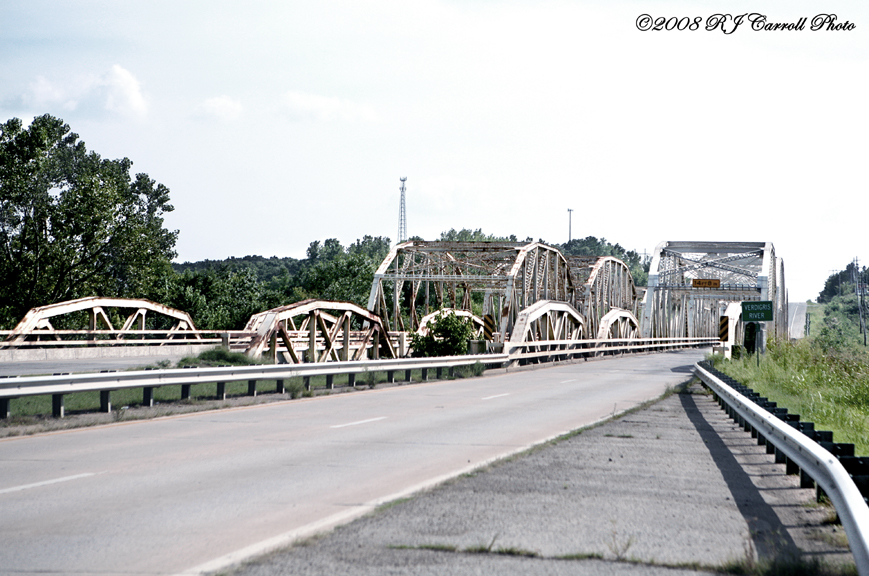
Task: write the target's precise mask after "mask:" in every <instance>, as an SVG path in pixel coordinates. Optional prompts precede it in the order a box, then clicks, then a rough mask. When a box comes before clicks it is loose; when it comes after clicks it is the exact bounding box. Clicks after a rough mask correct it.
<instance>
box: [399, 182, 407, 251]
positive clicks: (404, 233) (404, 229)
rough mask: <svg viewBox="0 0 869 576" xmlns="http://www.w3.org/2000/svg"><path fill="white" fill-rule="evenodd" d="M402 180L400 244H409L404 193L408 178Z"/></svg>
mask: <svg viewBox="0 0 869 576" xmlns="http://www.w3.org/2000/svg"><path fill="white" fill-rule="evenodd" d="M400 180H401V188H400V190H401V205H400V206H399V207H398V243H399V244H401V243H402V242H407V211H406V210H405V207H404V193H405V191H406V189H405V187H404V183H405V182H407V176H405V177H404V178H400Z"/></svg>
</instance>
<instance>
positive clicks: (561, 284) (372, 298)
mask: <svg viewBox="0 0 869 576" xmlns="http://www.w3.org/2000/svg"><path fill="white" fill-rule="evenodd" d="M575 298H576V290H575V287H574V283H573V279H572V277H571V275H570V270H569V265H568V263H567V261H566V260H565V258H564V256H563V255H562V254H561V252H560V251H558V250H557V249H555V248H552V247H551V246H547V245H545V244H541V243H538V242H532V243H528V244H525V243H512V242H426V241H411V242H405V243H403V244H399V245H397V246H395V247H394V248H393V249H392V250H391V251H390V253H389V255H388V256H387V257H386V259H385V260H384V261H383V263H382V264H381V265H380V267H379V268H378V269H377V271H376V273H375V275H374V282H373V283H372V286H371V294H370V295H369V299H368V309H369V310H370V311H372V312H373V313H375V314H377V315H378V316H380V317H381V318H383V320H384V322H385V323H386V327H387V329H393V330H402V331H403V330H410V331H414V330H417V329H418V328H419V327H420V325H421V319H422V317H424V316H426V315H428V314H431V313H432V312H433V311H435V310H438V309H440V308H452V309H458V310H466V311H468V312H472V313H475V314H479V315H481V316H482V317H483V319H484V320H485V319H486V317H489V321H490V322H491V323H492V325H494V326H495V328H496V330H497V334H498V336H495V338H500V339H501V341H503V340H504V339H505V337H506V336H507V335H509V334H510V333H511V332H512V331H513V328H514V326H515V325H516V322H517V321H518V318H519V314H520V312H521V311H522V310H524V309H525V308H527V307H529V306H530V305H532V304H534V303H535V302H538V301H540V300H552V301H556V302H566V303H571V304H572V303H573V302H574V301H575Z"/></svg>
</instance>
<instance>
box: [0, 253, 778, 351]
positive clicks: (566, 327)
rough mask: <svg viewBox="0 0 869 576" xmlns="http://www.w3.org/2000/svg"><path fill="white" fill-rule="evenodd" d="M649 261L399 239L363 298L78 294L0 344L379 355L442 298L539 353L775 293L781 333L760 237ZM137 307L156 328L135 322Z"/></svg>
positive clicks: (710, 321)
mask: <svg viewBox="0 0 869 576" xmlns="http://www.w3.org/2000/svg"><path fill="white" fill-rule="evenodd" d="M651 266H652V267H651V270H650V273H649V286H648V289H647V290H646V292H645V297H644V298H642V300H641V289H638V288H637V287H636V286H635V285H634V280H633V277H632V275H631V272H630V269H629V267H628V266H627V265H626V264H625V263H624V262H622V261H621V260H619V259H617V258H613V257H610V256H601V257H575V256H567V257H565V256H564V255H563V254H562V253H561V252H560V251H559V250H558V249H556V248H554V247H552V246H547V245H545V244H542V243H539V242H531V243H510V242H426V241H411V242H404V243H402V244H399V245H397V246H395V247H394V248H393V249H392V250H391V251H390V253H389V254H388V255H387V257H386V259H385V260H384V261H383V263H382V264H381V265H380V266H379V268H378V269H377V271H376V272H375V274H374V280H373V283H372V286H371V292H370V296H369V299H368V305H367V307H366V308H362V307H360V306H357V305H356V304H353V303H349V302H329V301H320V300H306V301H303V302H297V303H295V304H290V305H288V306H282V307H279V308H275V309H273V310H266V311H264V312H260V313H258V314H255V315H254V316H252V317H251V319H250V320H249V321H248V323H247V326H246V327H245V329H244V330H242V331H229V332H227V331H220V332H215V331H211V332H207V331H200V330H196V328H195V326H194V324H193V320H192V319H191V318H190V316H189V315H187V314H186V313H185V312H182V311H179V310H174V309H172V308H169V307H166V306H163V305H161V304H157V303H154V302H149V301H146V300H125V299H118V298H83V299H80V300H75V301H71V302H62V303H58V304H52V305H50V306H44V307H41V308H34V309H33V310H31V311H30V312H29V313H28V314H27V316H25V318H24V319H23V320H22V321H21V323H19V325H18V326H17V327H16V328H15V330H12V331H9V332H6V339H5V340H4V341H3V342H0V348H19V349H20V348H27V347H58V346H76V345H78V346H105V345H112V346H122V345H140V346H141V345H160V346H172V345H174V344H181V343H184V344H191V343H194V342H195V343H201V344H209V345H214V344H217V343H222V344H223V345H225V346H227V347H229V348H230V349H233V350H237V351H244V352H246V353H247V354H248V355H250V356H252V357H263V356H266V357H268V358H270V359H271V360H272V361H274V362H278V363H290V364H302V363H318V362H330V361H354V360H376V359H390V358H401V357H404V356H406V355H407V354H408V353H409V352H410V350H409V346H408V342H409V334H410V333H413V332H421V333H422V332H425V331H426V330H427V329H428V326H429V324H430V322H432V321H433V320H434V318H435V317H436V314H437V313H439V311H452V312H454V313H456V314H458V315H460V316H463V317H465V318H468V319H469V320H470V321H472V322H473V324H474V326H475V331H476V334H477V336H476V337H477V338H478V339H479V340H480V341H481V342H483V341H484V342H486V344H485V346H484V347H485V348H487V349H488V350H489V351H490V352H492V351H500V350H505V349H509V348H515V347H517V346H518V347H521V348H522V349H523V350H525V353H535V352H539V353H541V354H542V353H543V352H540V351H545V350H550V349H552V347H553V346H556V347H565V346H568V345H569V344H570V343H584V344H583V345H584V346H588V345H597V344H595V343H600V342H607V341H609V342H612V343H613V344H615V343H616V342H629V341H630V340H632V339H636V338H640V337H642V338H644V339H655V338H658V339H666V340H668V341H672V339H674V338H692V339H696V338H705V339H706V340H707V341H708V342H711V339H712V338H717V337H718V327H719V317H720V316H721V315H727V314H729V315H731V316H732V315H734V314H735V312H734V310H735V308H734V306H733V303H738V302H742V301H745V300H772V301H774V302H775V303H776V320H775V322H774V323H772V324H774V326H773V327H772V328H771V329H770V335H775V336H782V337H784V336H786V334H787V326H786V323H787V293H786V291H785V289H784V271H783V265H782V263H781V261H780V260H777V259H776V257H775V252H774V249H773V247H772V244H769V243H751V242H749V243H702V242H700V243H697V242H693V243H692V242H663V243H661V244H660V245H659V246H658V247H657V248H656V250H655V254H654V257H653V260H652V264H651ZM695 279H697V280H713V279H714V280H718V281H719V282H718V287H716V288H708V287H707V288H700V287H697V286H695V285H694V280H695ZM707 285H708V283H707ZM107 311H108V312H107ZM76 314H77V315H78V316H77V318H78V319H79V320H81V321H85V320H84V319H86V323H87V326H86V327H84V326H82V327H81V328H77V329H67V330H59V329H56V328H55V327H54V326H53V325H52V323H51V321H50V320H51V319H52V318H56V317H59V316H63V315H70V316H74V315H76ZM146 315H149V317H151V318H157V319H159V322H157V323H158V324H160V326H161V327H160V329H150V330H146V329H145V328H146V321H145V319H146ZM737 316H738V314H737ZM112 319H115V322H114V323H113V321H112ZM62 323H63V324H64V325H66V326H68V325H69V324H70V320H69V319H67V320H66V321H65V322H62ZM154 323H155V321H154V320H152V321H151V324H152V325H154ZM733 324H734V325H735V324H736V322H735V321H734V322H733ZM115 325H117V326H119V327H117V328H116V327H115ZM731 332H732V334H731V336H733V337H734V338H736V337H738V331H737V330H736V329H735V328H732V329H731ZM553 343H557V345H556V344H553Z"/></svg>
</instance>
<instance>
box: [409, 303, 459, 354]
mask: <svg viewBox="0 0 869 576" xmlns="http://www.w3.org/2000/svg"><path fill="white" fill-rule="evenodd" d="M473 335H474V325H473V324H472V323H471V321H470V320H468V319H467V318H463V317H461V316H457V315H456V313H455V312H452V311H450V312H449V313H447V312H444V311H443V310H442V311H441V312H440V314H438V315H437V316H435V319H434V321H433V322H431V323H429V325H428V334H425V335H419V334H416V333H414V334H411V337H410V342H411V347H412V348H413V355H414V356H416V357H425V356H459V355H462V354H467V353H468V340H470V339H471V337H472V336H473Z"/></svg>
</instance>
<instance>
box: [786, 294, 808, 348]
mask: <svg viewBox="0 0 869 576" xmlns="http://www.w3.org/2000/svg"><path fill="white" fill-rule="evenodd" d="M807 310H808V307H807V306H806V303H805V302H788V334H789V336H790V337H791V338H792V339H799V338H804V337H805V336H806V311H807Z"/></svg>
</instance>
